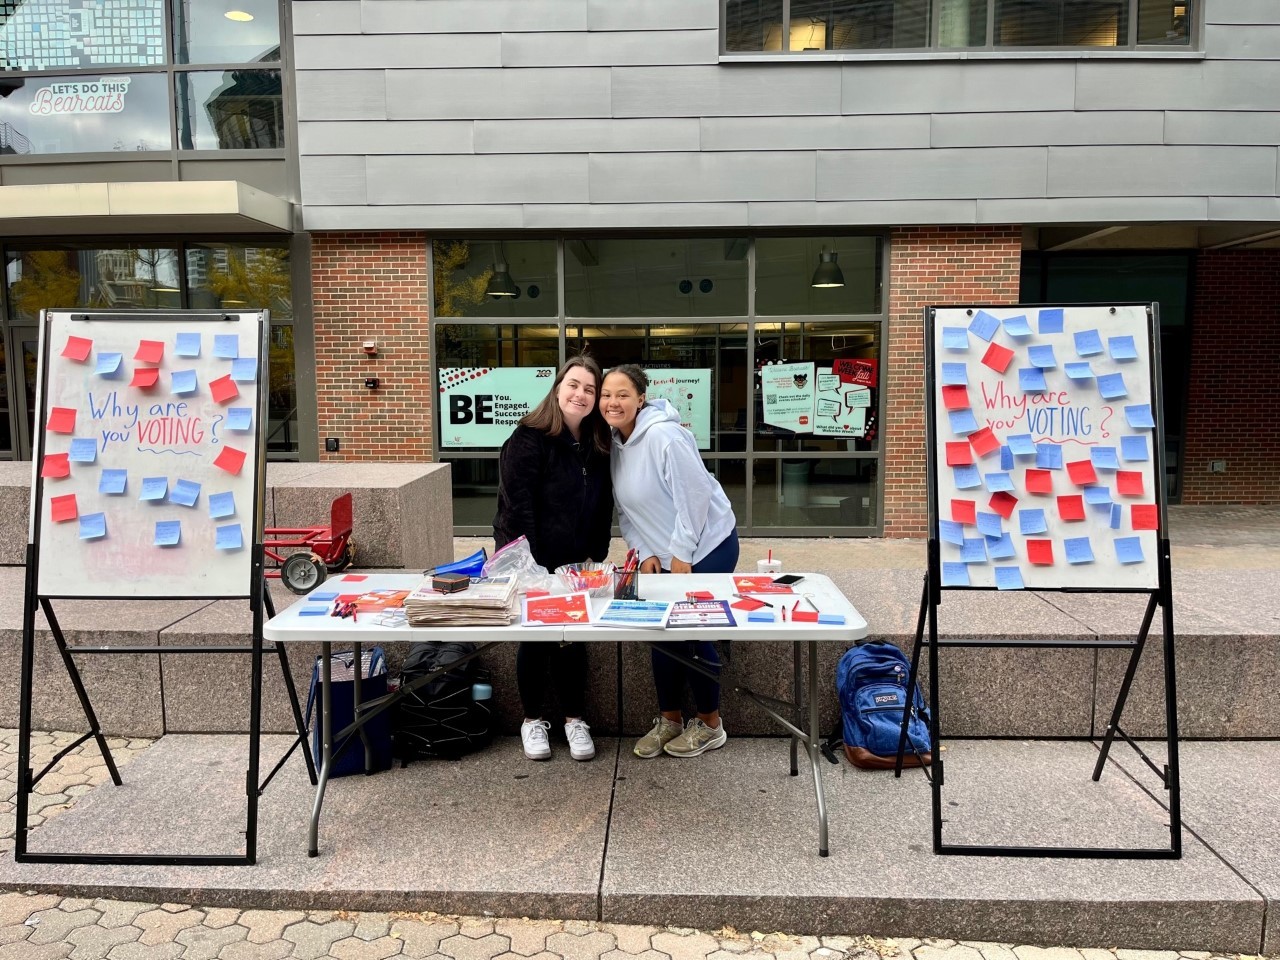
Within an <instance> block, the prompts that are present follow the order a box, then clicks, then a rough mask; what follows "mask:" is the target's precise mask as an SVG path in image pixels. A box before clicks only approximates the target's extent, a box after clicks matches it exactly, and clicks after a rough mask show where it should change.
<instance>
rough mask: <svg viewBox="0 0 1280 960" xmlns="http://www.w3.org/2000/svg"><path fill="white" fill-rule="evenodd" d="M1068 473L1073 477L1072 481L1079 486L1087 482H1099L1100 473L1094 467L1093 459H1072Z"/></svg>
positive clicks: (1068, 466) (1068, 465)
mask: <svg viewBox="0 0 1280 960" xmlns="http://www.w3.org/2000/svg"><path fill="white" fill-rule="evenodd" d="M1067 475H1068V476H1069V477H1071V482H1072V483H1074V484H1075V485H1076V486H1077V487H1083V486H1084V485H1085V484H1086V483H1097V482H1098V474H1097V471H1095V470H1094V469H1093V461H1092V460H1072V461H1071V462H1070V463H1068V464H1067Z"/></svg>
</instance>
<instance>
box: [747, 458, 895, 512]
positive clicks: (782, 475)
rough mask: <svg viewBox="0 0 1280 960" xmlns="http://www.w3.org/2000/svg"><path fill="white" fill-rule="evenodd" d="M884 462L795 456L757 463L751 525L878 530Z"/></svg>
mask: <svg viewBox="0 0 1280 960" xmlns="http://www.w3.org/2000/svg"><path fill="white" fill-rule="evenodd" d="M878 470H879V462H878V461H877V460H872V459H856V460H855V459H842V460H823V459H819V458H817V457H794V458H787V459H784V460H756V461H755V463H754V465H753V467H752V470H751V476H752V481H753V486H752V496H751V524H752V526H753V527H754V528H756V529H760V528H764V527H818V528H827V529H829V528H831V527H874V526H876V525H877V524H878V523H879V518H878V517H877V511H878V506H879V503H880V495H879V491H878V489H877V485H876V476H877V473H878Z"/></svg>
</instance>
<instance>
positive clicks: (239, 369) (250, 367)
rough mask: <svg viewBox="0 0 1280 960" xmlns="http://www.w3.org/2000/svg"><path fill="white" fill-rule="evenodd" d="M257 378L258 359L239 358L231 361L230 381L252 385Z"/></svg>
mask: <svg viewBox="0 0 1280 960" xmlns="http://www.w3.org/2000/svg"><path fill="white" fill-rule="evenodd" d="M257 377H258V358H257V357H241V358H240V359H238V360H232V361H231V379H232V380H235V381H236V382H237V383H253V381H254V380H255V379H257Z"/></svg>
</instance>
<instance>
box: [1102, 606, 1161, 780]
mask: <svg viewBox="0 0 1280 960" xmlns="http://www.w3.org/2000/svg"><path fill="white" fill-rule="evenodd" d="M1157 602H1158V597H1157V595H1156V594H1154V593H1153V594H1151V596H1150V598H1149V599H1148V600H1147V612H1146V613H1144V614H1143V615H1142V627H1141V628H1140V629H1139V630H1138V639H1137V640H1136V641H1135V642H1134V645H1133V653H1131V654H1130V655H1129V666H1128V669H1126V670H1125V672H1124V680H1122V681H1121V683H1120V692H1119V693H1118V694H1117V695H1116V704H1115V706H1114V707H1112V709H1111V720H1110V721H1109V722H1108V723H1107V729H1106V733H1105V734H1104V735H1103V738H1102V749H1101V750H1100V751H1099V752H1098V762H1097V763H1095V764H1094V765H1093V779H1094V782H1095V783H1096V782H1097V781H1098V780H1099V779H1101V777H1102V768H1103V767H1104V766H1106V763H1107V756H1108V755H1109V754H1110V753H1111V744H1112V743H1113V742H1114V741H1115V738H1116V731H1118V730H1119V729H1120V715H1121V714H1122V713H1124V705H1125V702H1126V701H1127V700H1128V699H1129V688H1130V687H1132V686H1133V678H1134V677H1135V676H1137V673H1138V661H1139V660H1141V659H1142V651H1143V649H1144V648H1145V647H1146V645H1147V634H1148V633H1149V631H1150V630H1151V619H1152V617H1154V616H1155V612H1156V603H1157ZM1166 609H1168V608H1166ZM1168 668H1169V665H1168V664H1165V674H1166V676H1167V675H1168V672H1169V670H1168Z"/></svg>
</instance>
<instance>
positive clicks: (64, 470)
mask: <svg viewBox="0 0 1280 960" xmlns="http://www.w3.org/2000/svg"><path fill="white" fill-rule="evenodd" d="M40 476H42V477H45V478H52V477H69V476H71V460H70V458H69V457H68V455H67V454H65V453H46V454H45V455H44V463H43V464H41V466H40Z"/></svg>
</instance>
